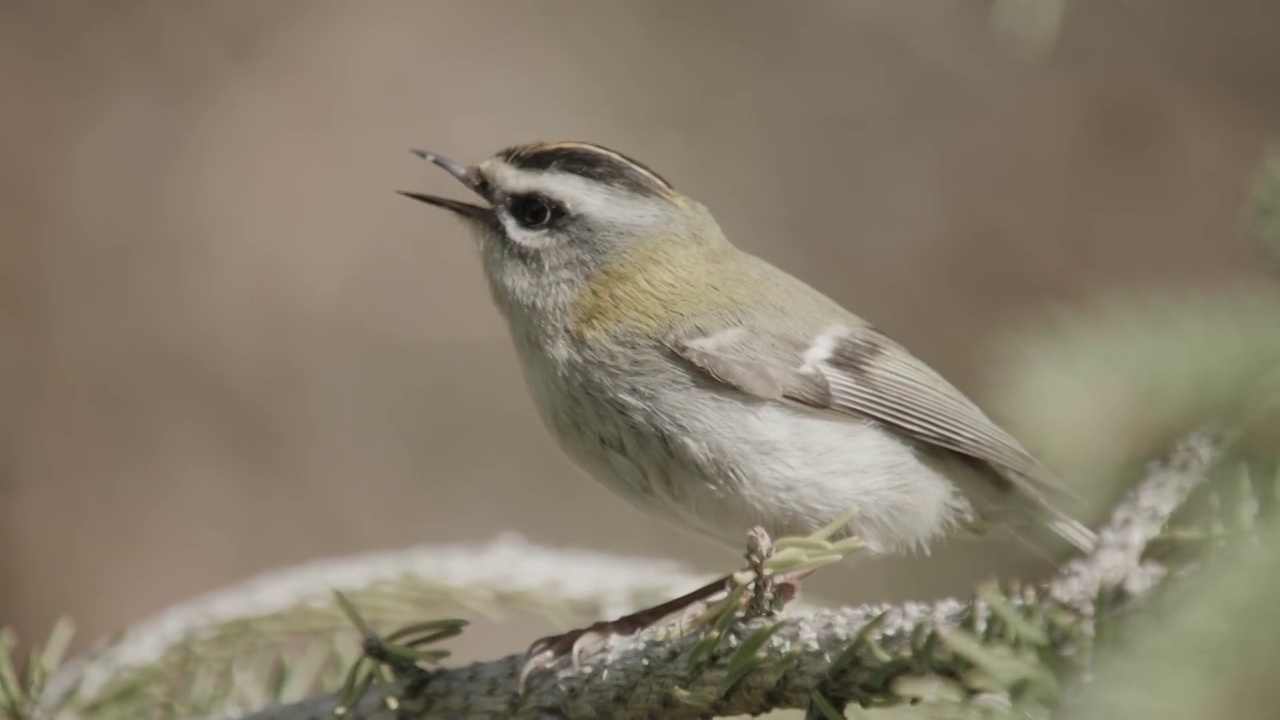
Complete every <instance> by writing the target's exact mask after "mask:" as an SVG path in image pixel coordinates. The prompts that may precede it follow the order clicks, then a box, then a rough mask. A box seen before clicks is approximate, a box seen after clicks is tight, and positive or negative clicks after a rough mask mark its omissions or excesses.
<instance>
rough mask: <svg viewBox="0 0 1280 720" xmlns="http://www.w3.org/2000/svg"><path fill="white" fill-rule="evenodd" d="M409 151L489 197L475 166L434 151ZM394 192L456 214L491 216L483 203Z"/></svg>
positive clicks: (404, 191)
mask: <svg viewBox="0 0 1280 720" xmlns="http://www.w3.org/2000/svg"><path fill="white" fill-rule="evenodd" d="M410 152H412V153H413V154H414V155H417V156H418V157H420V158H422V159H423V160H426V161H428V162H430V163H433V164H435V165H437V166H439V167H440V168H442V169H443V170H444V171H445V172H447V173H449V174H450V175H452V176H453V177H454V178H455V179H456V180H457V181H458V182H460V183H462V184H463V185H466V186H467V187H468V188H470V189H471V191H472V192H474V193H475V194H477V195H479V196H480V197H482V198H484V199H485V200H488V199H489V198H488V194H487V192H486V189H485V185H484V183H482V182H481V180H480V174H479V173H478V172H476V169H475V168H472V167H467V166H466V165H463V164H462V163H460V162H456V161H454V160H450V159H449V158H446V157H441V156H440V155H436V154H435V153H429V152H427V151H425V150H411V151H410ZM396 192H398V193H400V194H401V195H404V196H405V197H409V198H413V199H414V200H420V201H422V202H424V203H427V204H428V205H435V206H436V207H442V208H444V209H445V210H448V211H450V212H454V213H457V214H458V215H462V216H465V217H470V218H476V219H480V220H487V219H489V218H492V217H493V208H491V207H487V206H483V205H473V204H471V203H466V202H462V201H461V200H452V199H450V198H446V197H440V196H438V195H426V194H424V193H416V192H409V191H407V190H397V191H396Z"/></svg>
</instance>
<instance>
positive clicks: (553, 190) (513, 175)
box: [482, 161, 664, 225]
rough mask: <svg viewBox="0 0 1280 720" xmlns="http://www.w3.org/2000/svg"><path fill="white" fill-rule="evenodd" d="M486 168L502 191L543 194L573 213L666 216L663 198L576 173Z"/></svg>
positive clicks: (624, 218) (625, 221) (624, 219)
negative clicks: (642, 194) (621, 188)
mask: <svg viewBox="0 0 1280 720" xmlns="http://www.w3.org/2000/svg"><path fill="white" fill-rule="evenodd" d="M482 171H483V172H484V174H485V175H486V176H488V178H489V181H490V182H491V183H492V184H493V186H494V187H495V188H497V189H499V190H501V191H502V192H505V193H508V194H521V193H531V192H533V193H540V194H542V195H546V196H547V197H549V198H551V199H553V200H556V201H558V202H561V203H564V205H565V207H566V208H567V209H568V210H569V211H570V212H571V213H576V214H582V215H587V216H589V217H592V218H595V219H598V220H601V221H604V222H606V223H609V224H614V225H644V224H650V223H652V222H654V221H655V220H660V219H661V218H662V217H663V216H664V208H663V207H662V206H661V203H662V202H663V201H662V200H658V199H655V198H644V197H638V196H636V195H634V194H631V193H627V192H625V191H623V190H619V189H617V188H614V187H611V186H609V185H606V184H604V183H600V182H596V181H594V180H589V179H587V178H584V177H582V176H580V175H574V174H572V173H563V172H551V171H546V170H522V169H520V168H516V167H512V166H511V165H508V164H507V163H504V162H497V161H494V162H486V163H485V164H484V165H483V166H482Z"/></svg>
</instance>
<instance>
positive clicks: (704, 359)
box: [668, 325, 1092, 548]
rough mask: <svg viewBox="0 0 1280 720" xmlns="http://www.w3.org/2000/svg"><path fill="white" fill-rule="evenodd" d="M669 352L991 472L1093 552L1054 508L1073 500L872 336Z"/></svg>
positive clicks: (972, 411) (959, 400) (922, 370)
mask: <svg viewBox="0 0 1280 720" xmlns="http://www.w3.org/2000/svg"><path fill="white" fill-rule="evenodd" d="M668 347H670V348H671V349H672V350H673V351H674V352H676V354H678V355H680V356H681V357H683V358H684V359H685V360H686V361H688V362H689V363H691V364H692V365H694V366H695V367H697V368H700V369H701V370H702V371H703V372H704V373H706V374H707V375H709V376H711V377H713V378H715V379H716V380H718V381H720V382H722V383H725V384H727V385H731V386H733V387H736V388H738V389H739V390H741V391H743V392H747V393H749V394H752V395H756V396H758V397H763V398H767V399H774V400H784V401H787V400H789V401H793V402H799V403H803V404H806V405H811V406H813V407H819V408H827V409H830V410H835V411H838V412H844V413H848V414H851V415H855V416H863V417H867V418H871V419H873V420H876V421H878V422H881V423H883V424H885V425H888V426H892V427H894V428H896V429H898V430H900V431H902V432H904V433H906V434H908V435H910V436H911V437H913V438H915V439H917V440H920V441H923V442H926V443H929V444H931V445H935V446H938V447H941V448H946V449H948V450H951V451H953V452H956V453H960V454H961V455H965V456H967V457H970V458H973V459H976V460H979V461H982V462H984V463H987V464H988V465H990V466H991V467H992V468H993V469H994V470H995V471H996V472H997V474H998V476H999V477H1000V478H1002V479H1003V480H1004V481H1005V482H1007V483H1009V485H1010V486H1011V487H1010V489H1012V490H1016V491H1018V492H1019V493H1020V494H1022V495H1024V496H1025V497H1027V499H1029V500H1032V501H1033V504H1036V505H1041V506H1043V507H1044V509H1046V510H1048V511H1050V514H1051V515H1053V516H1054V517H1056V518H1058V519H1059V521H1060V522H1063V523H1067V525H1069V527H1061V528H1055V529H1056V530H1057V531H1058V532H1059V534H1061V535H1062V536H1063V537H1065V538H1066V539H1067V540H1068V541H1070V542H1072V543H1073V544H1075V545H1077V546H1079V547H1082V548H1087V547H1088V546H1089V545H1091V544H1092V533H1090V532H1089V531H1088V530H1087V529H1085V528H1083V527H1081V526H1079V524H1078V523H1074V521H1070V520H1068V519H1067V518H1066V517H1065V516H1064V515H1062V514H1061V512H1059V511H1058V510H1057V508H1056V507H1055V505H1056V504H1057V503H1059V502H1070V501H1072V500H1074V499H1075V496H1074V494H1072V493H1071V492H1070V491H1069V490H1067V489H1066V488H1063V487H1062V486H1061V485H1059V484H1058V483H1057V481H1056V480H1055V479H1054V478H1053V477H1052V475H1051V474H1050V473H1049V472H1048V470H1046V469H1045V468H1044V467H1043V466H1042V465H1041V464H1040V463H1039V462H1037V461H1036V460H1035V458H1033V457H1032V456H1031V455H1030V454H1029V453H1028V452H1027V451H1026V450H1024V449H1023V448H1022V446H1021V445H1019V444H1018V442H1017V441H1016V440H1014V439H1013V438H1012V437H1011V436H1009V435H1008V434H1007V433H1005V432H1004V431H1003V430H1001V429H1000V428H999V427H998V426H997V425H996V424H995V423H993V422H992V421H991V420H990V419H988V418H987V416H986V415H985V414H984V413H983V412H982V411H981V410H980V409H979V408H978V407H977V406H976V405H974V404H973V403H972V402H970V401H969V400H968V399H967V398H966V397H965V396H964V395H963V394H962V393H961V392H960V391H959V390H957V389H956V388H955V387H953V386H952V385H951V384H950V383H948V382H947V381H946V380H944V379H943V378H942V377H941V376H939V375H938V374H937V373H936V372H934V371H933V370H932V369H930V368H929V366H927V365H925V364H924V363H923V362H921V361H919V360H917V359H916V358H915V357H913V356H912V355H911V354H910V353H908V352H907V351H906V350H905V349H904V348H903V347H902V346H900V345H898V344H897V343H895V342H894V341H893V340H891V339H890V338H889V337H887V336H885V335H884V334H883V333H880V332H879V331H877V330H875V329H874V328H872V327H870V326H866V325H842V326H835V327H831V328H828V329H827V330H824V331H823V332H822V333H820V334H817V335H809V336H806V335H803V334H797V335H795V336H790V335H785V334H780V333H775V334H767V335H766V334H761V333H758V332H754V331H748V330H746V329H742V328H735V329H732V330H728V331H723V332H720V333H717V334H715V335H709V336H701V337H694V338H675V339H673V340H672V341H671V342H669V343H668Z"/></svg>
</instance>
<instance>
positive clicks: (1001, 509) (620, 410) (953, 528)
mask: <svg viewBox="0 0 1280 720" xmlns="http://www.w3.org/2000/svg"><path fill="white" fill-rule="evenodd" d="M413 152H414V153H415V154H416V155H418V156H419V157H421V158H423V159H425V160H427V161H429V162H431V163H433V164H434V165H436V166H438V167H439V168H440V169H442V170H444V171H445V172H446V173H447V174H448V175H450V176H452V177H453V178H454V179H455V180H457V181H459V182H460V183H461V184H462V185H463V186H464V187H465V188H466V189H467V190H469V191H470V192H471V193H472V194H474V195H475V196H476V197H475V199H476V201H475V202H468V201H462V200H455V199H452V198H449V197H446V196H443V195H433V194H426V193H421V192H412V191H404V190H399V191H397V192H399V193H400V194H402V195H404V196H406V197H409V198H412V199H414V200H418V201H421V202H423V203H427V204H429V205H432V206H435V207H438V208H443V209H444V210H447V211H449V212H450V213H452V214H453V215H454V216H456V217H458V218H460V219H461V220H462V222H463V225H464V226H465V227H466V228H467V229H468V231H469V234H470V235H471V236H472V238H473V241H474V243H475V245H476V247H477V249H478V251H479V256H480V260H481V265H482V267H483V271H484V275H485V277H486V278H487V281H488V286H489V290H490V294H491V296H492V299H493V302H494V304H495V305H496V307H497V309H498V311H499V313H500V314H501V315H502V316H503V318H505V320H506V325H507V328H508V330H509V333H510V336H511V340H512V343H513V345H514V348H515V352H516V354H517V356H518V358H519V361H520V366H521V370H522V373H523V377H524V380H525V382H526V384H527V386H528V389H529V393H530V396H531V398H532V401H533V404H534V406H535V407H536V408H537V411H538V415H539V417H540V418H541V420H542V422H543V423H544V424H545V426H546V427H547V429H548V430H549V432H550V435H551V436H552V437H553V438H554V440H555V441H556V443H557V444H558V445H559V447H560V448H561V449H562V450H563V451H564V452H565V453H566V454H567V455H568V457H569V458H570V459H571V460H572V461H573V462H574V463H575V464H576V465H577V466H578V467H580V468H581V469H582V470H584V471H585V472H586V474H588V475H590V476H591V477H593V478H594V479H595V480H597V481H599V482H600V483H602V484H603V485H604V486H605V487H606V488H608V489H609V490H611V491H613V492H614V493H616V494H617V495H618V496H620V497H621V498H622V499H624V500H626V501H627V502H629V503H630V504H631V505H633V506H635V507H636V508H638V509H640V510H641V511H643V512H644V513H646V514H648V515H650V516H653V517H655V518H658V519H661V520H664V521H667V522H671V523H674V524H676V525H678V526H680V527H683V528H686V529H689V530H692V531H694V532H696V533H698V534H701V535H705V536H709V537H711V538H714V539H716V540H718V541H721V542H722V543H726V544H729V545H740V544H741V542H742V538H743V537H744V536H745V534H746V533H747V532H748V531H750V530H751V529H753V528H757V527H759V528H763V529H764V530H765V531H766V532H767V533H769V534H770V535H772V536H774V537H780V536H794V535H801V534H808V533H811V532H814V531H815V530H817V529H819V528H822V527H823V526H825V525H827V524H828V523H831V522H832V521H833V520H834V519H836V518H839V517H840V516H842V514H844V513H846V512H847V511H848V510H850V509H851V508H854V509H856V513H854V514H853V515H852V516H851V518H852V519H850V520H849V521H848V523H847V525H846V526H845V527H844V528H843V529H842V531H841V532H840V534H839V536H840V537H857V538H858V539H859V540H860V541H861V542H862V544H863V545H864V546H865V548H866V551H868V552H870V553H873V554H884V555H905V554H912V553H927V552H929V550H930V548H931V547H933V546H935V545H936V544H937V543H938V542H940V541H942V540H943V539H944V538H946V537H948V536H951V535H964V536H986V535H990V534H993V531H998V530H1008V531H1011V532H1012V533H1013V534H1014V535H1016V536H1019V537H1022V538H1024V539H1029V538H1036V537H1042V536H1046V535H1047V536H1048V537H1054V538H1057V539H1059V540H1061V541H1065V543H1068V544H1070V545H1072V546H1074V547H1075V548H1077V549H1079V550H1081V551H1085V552H1087V551H1089V550H1090V549H1091V548H1092V547H1093V545H1094V542H1095V537H1094V534H1093V532H1092V531H1091V530H1089V529H1088V528H1087V527H1086V526H1084V525H1083V524H1082V523H1080V522H1079V521H1078V520H1076V519H1074V518H1073V517H1072V516H1071V515H1070V514H1069V513H1068V512H1066V510H1064V508H1066V507H1068V506H1070V505H1071V504H1073V503H1075V502H1076V501H1077V499H1078V498H1077V497H1076V495H1075V494H1074V493H1073V492H1072V491H1070V490H1069V489H1068V488H1067V487H1066V486H1065V485H1063V484H1062V483H1061V482H1060V481H1059V480H1058V479H1057V478H1056V477H1055V476H1054V475H1053V474H1052V473H1051V472H1050V471H1049V470H1047V469H1046V468H1045V466H1044V465H1042V464H1041V463H1040V462H1039V461H1037V460H1036V459H1035V458H1034V457H1033V456H1032V455H1031V454H1030V453H1029V452H1028V451H1027V450H1026V449H1025V448H1024V447H1023V446H1022V445H1020V444H1019V443H1018V441H1017V440H1015V439H1014V438H1013V437H1012V436H1011V435H1010V434H1009V433H1007V432H1006V431H1005V430H1003V429H1001V428H1000V427H999V426H998V425H997V424H996V423H995V422H993V421H992V420H991V419H990V418H989V417H988V416H987V415H986V414H985V413H984V412H983V411H982V410H981V409H980V408H979V407H978V406H977V405H976V404H975V403H974V402H973V401H971V400H970V399H969V398H967V397H966V396H965V395H964V394H963V393H961V392H960V391H959V390H958V389H956V388H955V387H954V386H953V385H951V384H950V383H949V382H947V381H946V380H945V379H944V378H943V377H942V376H941V375H939V374H938V373H937V372H935V371H934V370H933V369H931V368H930V367H929V366H928V365H926V364H925V363H924V362H923V361H921V360H919V359H917V358H916V357H915V356H913V355H912V354H911V353H910V352H908V350H907V349H906V348H904V347H903V346H902V345H901V344H899V343H898V342H896V341H894V340H893V339H891V338H890V337H889V336H888V335H887V334H885V333H884V332H882V331H881V330H880V329H878V328H877V327H876V326H874V325H872V324H871V323H869V322H868V321H866V320H863V319H862V318H860V317H859V316H857V315H855V314H854V313H853V312H851V311H849V310H847V309H845V308H844V307H843V306H841V305H840V304H839V303H837V302H836V301H834V300H832V299H830V298H829V297H828V296H826V295H824V294H823V293H822V292H820V291H818V290H817V289H815V288H813V287H811V286H810V285H808V284H806V283H805V282H803V281H802V280H800V279H798V278H796V277H794V276H792V275H791V274H789V273H787V272H785V271H784V270H782V269H779V268H778V267H776V266H774V265H772V264H770V263H769V262H767V261H765V260H764V259H762V258H760V257H757V256H755V255H752V254H750V253H748V252H746V251H744V250H742V249H740V248H738V247H737V246H736V245H734V244H733V243H731V242H730V241H729V239H728V238H727V237H726V236H725V233H724V232H723V231H722V229H721V227H720V225H719V224H718V223H717V221H716V219H715V217H714V216H713V215H712V213H711V212H710V211H709V210H708V209H707V208H706V207H705V206H704V205H703V204H701V203H700V202H698V201H697V200H695V199H693V198H692V197H690V196H688V195H686V194H684V193H682V192H680V191H678V190H677V189H676V188H675V187H674V186H673V185H672V184H671V183H670V182H668V181H667V180H666V179H665V178H663V177H662V176H661V175H659V174H658V173H657V172H656V171H655V170H653V169H651V168H650V167H648V166H647V165H645V164H643V163H641V162H639V161H638V160H635V159H633V158H631V157H628V156H626V155H623V154H622V153H621V152H618V151H616V150H612V149H609V148H607V147H605V146H603V145H600V144H596V143H591V142H585V141H559V142H532V143H524V144H519V145H513V146H510V147H507V148H505V149H503V150H500V151H499V152H497V153H495V154H494V155H492V156H490V157H488V158H486V159H484V160H483V161H481V162H479V163H478V164H476V165H466V164H463V163H461V162H458V161H455V160H451V159H449V158H447V157H445V156H443V155H440V154H437V153H434V152H427V151H423V150H414V151H413ZM717 582H718V583H719V584H717ZM717 582H713V583H710V584H708V585H707V586H705V587H703V588H699V589H697V590H695V591H693V592H692V593H689V594H688V595H686V596H682V597H681V598H676V599H674V600H672V601H670V602H668V603H663V604H662V605H659V606H656V607H655V608H649V609H646V610H644V611H641V612H639V613H634V614H632V615H629V616H627V617H624V618H619V619H617V620H613V621H604V622H599V623H596V624H594V625H592V626H591V627H589V628H583V629H580V630H575V631H573V632H569V633H564V634H562V635H558V636H552V637H550V638H543V639H542V640H540V641H539V642H538V643H535V644H534V645H533V646H532V647H531V648H530V656H531V657H533V656H535V655H536V656H539V657H541V658H542V659H543V660H544V661H548V662H549V661H553V660H554V659H556V658H558V657H560V656H562V655H564V654H566V653H570V652H572V653H574V655H575V659H576V653H577V649H578V647H579V644H580V643H581V642H582V640H583V639H584V637H587V636H588V635H589V634H611V633H614V634H626V633H630V632H634V631H635V630H637V629H639V628H641V627H645V626H647V625H649V624H652V623H653V622H655V621H656V620H657V619H659V618H660V617H663V616H665V615H667V614H670V613H671V612H674V611H676V610H678V609H680V608H681V607H683V606H684V605H687V604H689V603H692V602H695V601H697V600H699V599H704V598H706V597H709V596H710V595H711V594H714V593H715V592H716V591H718V590H720V589H722V588H723V579H722V580H720V581H717ZM522 680H523V673H522Z"/></svg>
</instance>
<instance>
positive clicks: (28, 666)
mask: <svg viewBox="0 0 1280 720" xmlns="http://www.w3.org/2000/svg"><path fill="white" fill-rule="evenodd" d="M74 632H75V630H74V628H73V626H72V625H71V622H70V621H68V620H60V621H58V623H57V624H56V625H54V628H53V632H51V633H50V634H49V639H48V640H46V641H45V642H44V643H43V644H42V645H40V646H37V647H35V648H33V649H32V650H31V652H30V654H29V655H28V657H27V659H26V661H25V662H23V663H21V664H19V663H18V661H17V657H16V656H17V648H18V636H17V634H16V633H15V632H14V631H13V630H12V629H10V628H0V720H33V718H35V713H36V707H37V704H38V702H39V700H40V698H41V696H42V694H43V693H44V689H45V685H46V683H47V682H48V680H49V678H50V676H52V675H53V673H54V671H56V670H57V669H58V667H59V666H60V665H61V664H62V658H63V654H64V653H66V651H67V647H68V646H69V645H70V644H71V637H72V635H73V634H74Z"/></svg>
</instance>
